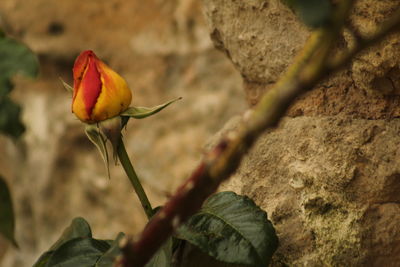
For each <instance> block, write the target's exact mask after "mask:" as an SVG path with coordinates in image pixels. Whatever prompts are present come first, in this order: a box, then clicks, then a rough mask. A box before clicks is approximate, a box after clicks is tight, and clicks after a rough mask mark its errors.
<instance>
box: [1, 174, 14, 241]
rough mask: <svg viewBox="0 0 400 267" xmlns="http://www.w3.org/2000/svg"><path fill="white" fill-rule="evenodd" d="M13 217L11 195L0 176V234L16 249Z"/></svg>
mask: <svg viewBox="0 0 400 267" xmlns="http://www.w3.org/2000/svg"><path fill="white" fill-rule="evenodd" d="M14 232H15V217H14V210H13V205H12V200H11V194H10V191H9V189H8V186H7V184H6V182H5V181H4V180H3V178H2V177H1V176H0V234H2V235H3V236H4V237H5V238H7V239H8V240H9V241H11V243H12V244H13V245H14V246H15V247H18V244H17V242H16V241H15V237H14Z"/></svg>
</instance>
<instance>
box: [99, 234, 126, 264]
mask: <svg viewBox="0 0 400 267" xmlns="http://www.w3.org/2000/svg"><path fill="white" fill-rule="evenodd" d="M122 238H125V234H124V233H119V234H118V236H117V238H116V239H115V240H114V241H113V242H112V243H111V244H110V246H111V247H110V248H109V249H108V250H107V251H106V253H104V254H103V255H102V256H101V257H100V258H99V260H98V261H97V263H96V265H95V267H112V266H113V264H114V261H115V259H116V257H117V256H118V255H120V254H121V253H122V252H121V248H120V247H119V243H120V241H121V239H122Z"/></svg>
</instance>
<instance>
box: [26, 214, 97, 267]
mask: <svg viewBox="0 0 400 267" xmlns="http://www.w3.org/2000/svg"><path fill="white" fill-rule="evenodd" d="M91 237H92V231H91V229H90V226H89V224H88V223H87V221H86V220H85V219H83V218H81V217H77V218H74V219H73V220H72V222H71V224H70V225H69V226H68V227H67V228H65V230H64V231H63V233H62V234H61V236H60V238H59V239H58V240H57V241H56V242H55V243H54V244H53V245H52V246H51V247H50V249H49V250H48V251H46V252H45V253H44V254H43V255H42V256H40V258H39V259H38V260H37V261H36V263H35V264H34V265H33V267H44V266H48V265H47V262H48V261H49V259H50V257H51V256H52V255H53V254H54V252H55V251H56V250H57V249H58V248H60V247H61V246H62V245H63V244H65V243H66V242H68V241H70V240H72V239H75V238H91Z"/></svg>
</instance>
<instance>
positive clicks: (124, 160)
mask: <svg viewBox="0 0 400 267" xmlns="http://www.w3.org/2000/svg"><path fill="white" fill-rule="evenodd" d="M117 153H118V157H119V160H120V162H121V164H122V167H123V168H124V170H125V172H126V175H127V176H128V178H129V181H130V182H131V184H132V186H133V189H135V192H136V194H137V196H138V198H139V200H140V203H141V204H142V207H143V210H144V212H145V213H146V216H147V218H148V219H150V218H151V216H153V208H152V207H151V204H150V201H149V199H148V198H147V195H146V193H145V192H144V189H143V187H142V185H141V183H140V181H139V178H138V176H137V174H136V172H135V169H134V168H133V166H132V163H131V161H130V159H129V156H128V153H126V149H125V145H124V142H123V141H122V138H120V140H119V145H118V151H117Z"/></svg>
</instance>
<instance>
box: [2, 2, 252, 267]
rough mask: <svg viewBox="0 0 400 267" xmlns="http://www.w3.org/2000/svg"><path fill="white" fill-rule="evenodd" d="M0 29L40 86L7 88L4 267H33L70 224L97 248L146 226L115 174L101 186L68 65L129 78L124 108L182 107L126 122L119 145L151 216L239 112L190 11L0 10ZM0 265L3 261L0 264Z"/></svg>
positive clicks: (236, 88)
mask: <svg viewBox="0 0 400 267" xmlns="http://www.w3.org/2000/svg"><path fill="white" fill-rule="evenodd" d="M0 19H1V26H2V27H3V28H4V29H5V30H6V32H7V33H8V34H10V35H12V36H14V37H16V38H18V39H20V40H22V41H23V42H25V43H26V44H27V45H28V46H29V47H30V48H32V50H33V51H34V52H35V53H37V54H38V56H39V59H40V63H41V74H40V77H39V78H38V79H37V80H35V81H32V80H22V79H16V83H17V86H16V88H15V90H14V92H13V97H14V99H15V100H16V101H17V102H19V103H20V104H21V105H22V106H23V120H24V122H25V124H26V127H27V131H26V133H25V135H24V136H23V138H22V140H20V141H19V142H17V143H13V142H12V141H11V140H9V139H7V138H5V137H0V173H1V174H2V175H4V176H5V178H6V179H7V181H8V183H9V184H10V187H11V190H12V194H13V197H14V204H15V208H16V216H17V228H16V233H17V235H16V237H17V240H18V242H19V244H20V250H16V249H14V248H12V247H11V246H8V245H7V243H6V242H5V241H4V240H0V258H1V259H0V262H1V263H0V265H1V266H13V267H18V266H31V265H32V264H33V262H34V261H35V260H36V259H37V258H38V256H39V254H40V253H41V252H44V251H45V250H46V249H48V248H49V246H50V245H51V244H52V243H53V242H54V241H55V240H56V239H57V237H58V236H59V235H60V234H61V231H62V229H63V228H65V227H66V226H67V225H68V224H69V223H70V221H71V219H72V218H74V217H76V216H83V217H84V218H86V219H87V220H88V221H89V223H90V224H91V226H92V228H93V229H92V230H93V232H94V236H95V237H98V238H104V239H112V238H114V237H115V236H116V234H117V233H118V232H119V231H123V232H126V233H131V234H134V233H137V232H138V231H140V230H141V229H142V228H143V226H144V224H145V221H146V220H145V216H144V214H143V212H142V210H141V207H140V204H139V202H138V201H137V199H136V196H135V195H134V193H133V190H132V189H131V186H130V184H129V181H128V179H127V178H126V177H125V175H124V173H123V171H122V170H121V169H122V168H121V167H120V166H117V167H113V166H112V169H111V176H112V178H111V180H108V179H107V176H106V172H105V169H104V166H103V163H102V160H101V157H100V155H99V154H98V153H97V151H96V150H95V147H94V146H93V145H92V144H91V143H89V141H88V140H87V138H86V136H85V134H84V132H83V129H84V127H83V125H82V124H81V123H80V122H79V121H78V120H77V119H76V118H75V117H74V115H73V114H72V113H71V107H70V101H71V96H70V95H69V94H68V93H67V92H66V91H65V90H64V89H63V88H62V85H61V83H60V81H59V79H58V78H59V77H62V78H63V79H64V80H66V81H67V82H69V83H71V82H72V81H71V76H72V75H71V68H72V65H73V62H74V59H75V57H76V56H77V55H78V54H79V53H80V52H81V51H82V50H86V49H92V50H94V51H95V52H96V53H97V55H98V56H99V57H100V58H102V59H104V60H105V61H106V62H108V63H109V65H110V66H111V67H112V68H114V69H115V70H116V71H117V72H119V73H120V74H121V75H122V76H124V77H125V78H126V80H127V81H128V83H129V84H130V86H131V90H132V92H133V105H137V106H150V105H156V104H160V103H162V102H165V101H167V100H170V99H172V98H175V97H178V96H181V97H183V100H181V101H179V102H178V103H175V104H174V105H172V106H170V107H168V108H167V109H166V110H164V111H163V112H161V113H159V114H158V115H157V116H154V117H151V118H148V119H145V120H132V121H131V122H130V123H129V125H128V129H127V131H126V133H125V140H126V144H127V150H128V153H129V155H130V156H131V157H132V159H133V164H134V165H135V168H136V170H137V172H138V174H139V176H140V177H141V179H142V180H143V184H144V187H145V190H146V191H148V192H149V198H150V200H151V202H152V203H154V206H158V205H161V204H163V203H164V201H165V200H166V199H167V197H168V196H169V195H170V194H171V193H172V192H173V191H174V189H175V188H176V187H177V186H178V185H179V184H180V183H181V181H182V180H183V179H184V178H185V177H186V176H187V175H188V174H189V173H190V172H191V170H192V169H193V168H194V167H195V165H196V163H197V162H198V161H199V159H200V157H201V155H202V151H203V145H204V143H205V141H206V140H207V139H208V138H209V137H210V136H212V134H213V133H215V132H216V131H217V130H219V129H220V128H221V127H222V125H223V124H224V123H225V122H226V121H227V120H228V119H229V118H230V117H231V116H233V115H237V114H241V113H242V112H243V111H244V110H245V108H246V106H247V104H246V102H245V97H244V92H243V90H242V79H241V77H240V74H239V73H238V72H237V71H235V69H234V66H233V65H232V64H231V63H230V62H229V60H228V59H227V58H226V57H225V56H224V55H223V54H222V53H220V52H219V51H217V50H216V49H215V48H214V47H213V45H212V42H211V40H210V38H209V33H208V29H207V26H206V24H205V20H204V16H203V14H202V10H201V5H200V3H199V2H198V1H192V0H176V1H162V0H161V1H160V0H146V1H124V0H107V1H105V0H88V1H78V0H62V1H61V0H58V1H51V0H35V1H25V0H1V1H0ZM1 255H3V256H1Z"/></svg>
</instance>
